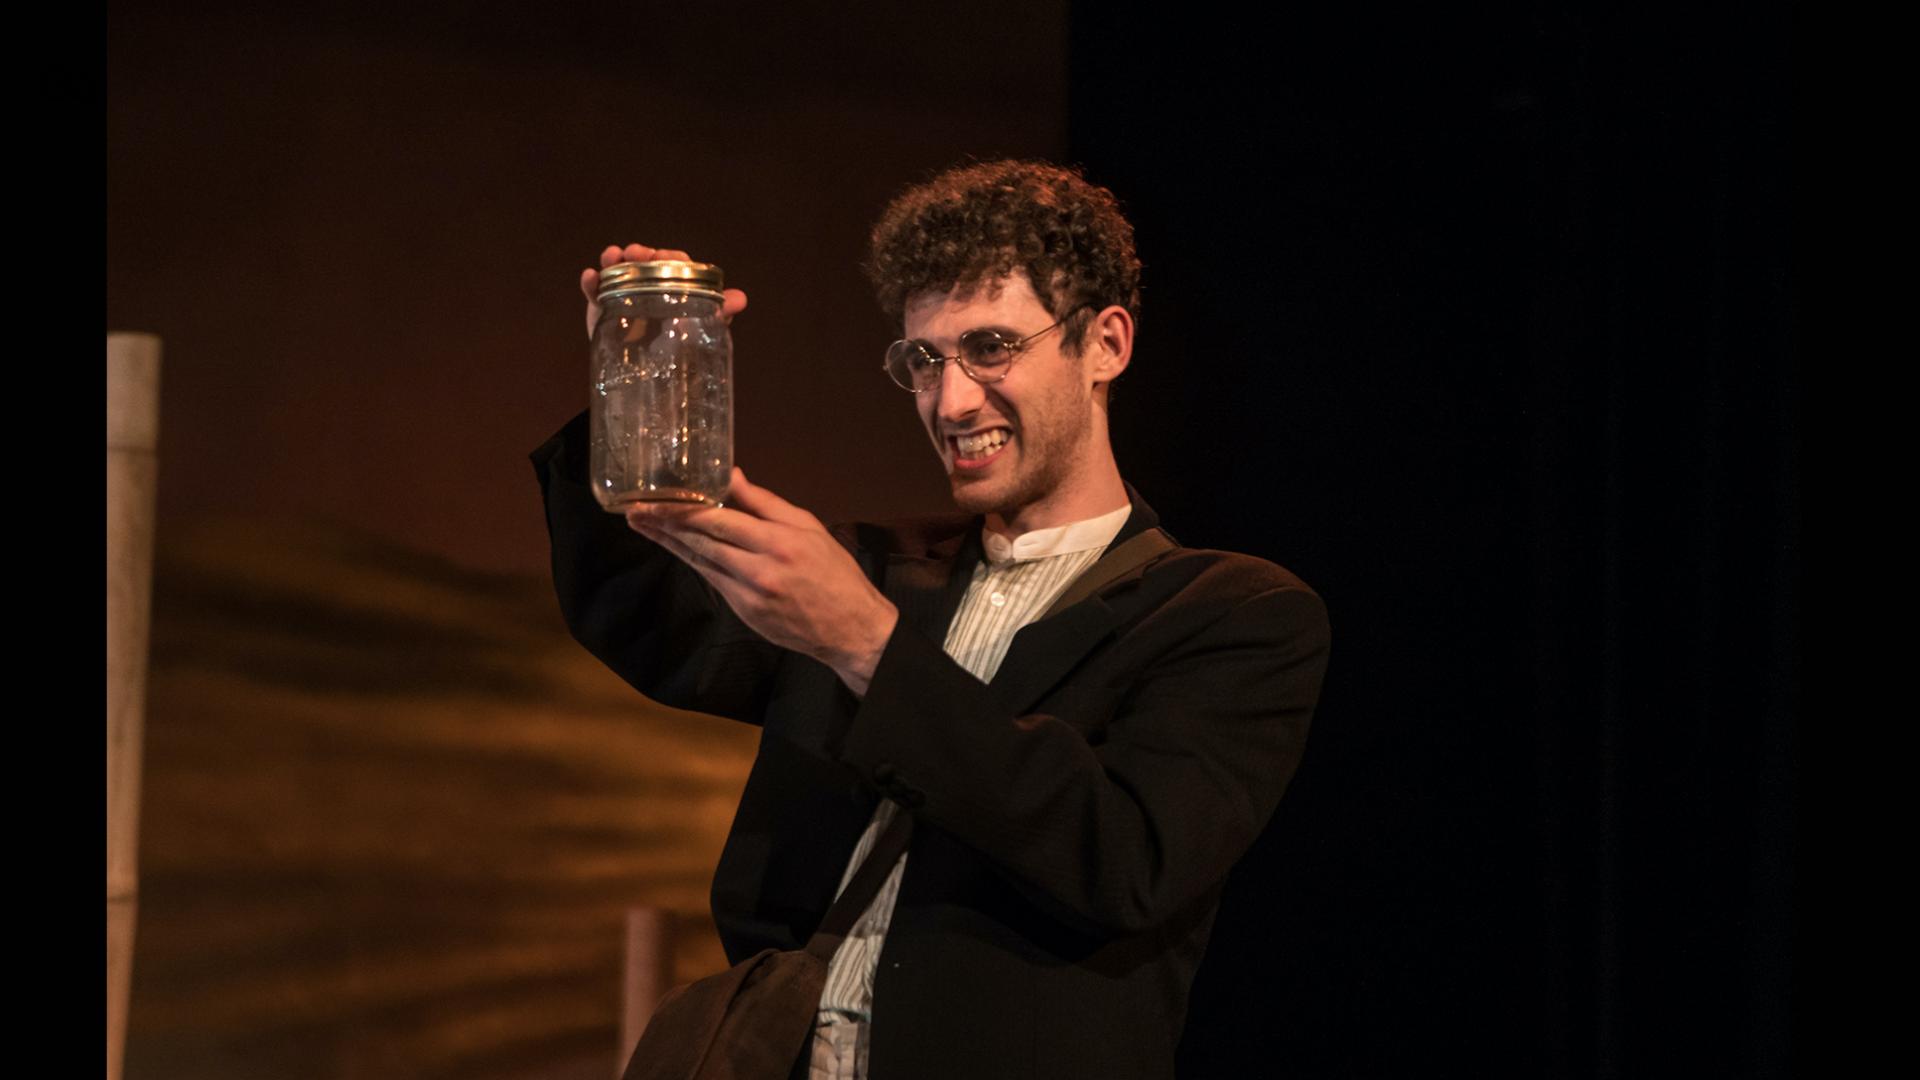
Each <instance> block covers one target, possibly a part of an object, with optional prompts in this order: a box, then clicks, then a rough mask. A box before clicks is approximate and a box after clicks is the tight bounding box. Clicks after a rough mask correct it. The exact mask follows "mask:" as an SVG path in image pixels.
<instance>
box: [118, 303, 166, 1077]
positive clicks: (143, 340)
mask: <svg viewBox="0 0 1920 1080" xmlns="http://www.w3.org/2000/svg"><path fill="white" fill-rule="evenodd" d="M159 434H160V339H159V338H157V337H154V336H153V335H151V334H108V335H107V1080H119V1078H120V1067H121V1061H122V1058H123V1056H124V1055H125V1052H126V1042H127V998H128V994H129V992H130V991H131V990H132V987H133V927H134V913H135V900H136V897H137V896H138V893H139V890H138V887H137V886H138V881H139V859H138V853H139V840H140V747H141V741H142V740H141V733H142V729H143V728H144V726H145V714H146V699H147V628H148V625H149V622H150V616H151V610H152V605H153V515H154V480H155V476H156V472H157V468H158V460H159V459H158V457H157V455H156V452H155V451H156V448H157V446H158V443H159Z"/></svg>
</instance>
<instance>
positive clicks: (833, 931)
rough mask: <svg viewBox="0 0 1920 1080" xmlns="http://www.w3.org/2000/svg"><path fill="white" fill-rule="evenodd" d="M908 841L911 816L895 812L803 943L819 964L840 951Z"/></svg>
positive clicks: (910, 834)
mask: <svg viewBox="0 0 1920 1080" xmlns="http://www.w3.org/2000/svg"><path fill="white" fill-rule="evenodd" d="M912 837H913V815H912V814H910V813H908V812H907V811H906V810H905V808H901V809H898V810H895V811H894V815H893V820H892V821H889V822H887V827H886V828H884V829H881V830H880V836H879V837H878V838H877V839H876V840H874V842H873V850H871V851H869V852H867V858H866V861H865V862H862V863H861V864H860V869H858V870H856V871H854V873H853V880H851V881H849V882H847V887H846V888H844V889H841V890H840V896H839V897H838V898H837V899H835V900H834V902H833V906H832V907H830V908H828V909H827V914H826V917H825V918H823V919H821V920H820V929H818V930H815V931H814V932H813V936H812V937H811V938H808V939H807V951H808V952H810V953H812V954H813V955H815V956H817V957H819V958H820V961H821V963H826V962H828V961H829V960H831V959H832V958H833V954H834V951H835V950H837V949H839V948H840V942H841V941H842V940H844V939H845V938H846V936H847V932H848V931H850V930H852V929H853V924H854V923H855V922H856V921H857V920H858V919H859V918H860V916H861V914H862V913H863V912H865V911H866V910H867V905H868V904H871V903H873V898H874V897H876V896H878V895H880V886H882V885H884V884H886V882H887V875H889V874H891V873H893V866H894V864H895V863H897V862H899V861H900V856H901V855H903V854H905V853H906V850H907V841H908V840H910V839H912Z"/></svg>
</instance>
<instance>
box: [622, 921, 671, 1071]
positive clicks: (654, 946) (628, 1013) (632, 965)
mask: <svg viewBox="0 0 1920 1080" xmlns="http://www.w3.org/2000/svg"><path fill="white" fill-rule="evenodd" d="M672 947H673V931H672V928H671V927H670V925H669V924H668V922H667V913H666V912H664V911H662V910H660V909H659V908H652V907H635V908H628V909H627V971H626V980H625V986H624V987H623V988H622V991H621V995H620V1060H619V1061H618V1062H617V1063H615V1065H614V1067H613V1068H614V1073H613V1075H614V1076H615V1077H616V1078H617V1077H619V1076H620V1075H621V1073H623V1072H625V1071H626V1068H627V1059H628V1058H631V1057H632V1056H633V1048H634V1047H635V1046H638V1045H639V1044H640V1033H641V1032H643V1031H645V1030H647V1021H648V1020H651V1019H653V1010H654V1007H655V1006H656V1005H659V1004H660V999H661V998H663V997H665V996H666V994H667V980H668V979H669V978H671V977H672V974H673V952H672Z"/></svg>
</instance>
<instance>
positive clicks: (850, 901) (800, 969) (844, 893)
mask: <svg viewBox="0 0 1920 1080" xmlns="http://www.w3.org/2000/svg"><path fill="white" fill-rule="evenodd" d="M912 833H913V815H912V814H908V813H899V814H896V815H895V816H894V818H893V820H892V822H890V823H889V824H888V825H887V827H886V828H885V829H884V830H882V831H881V833H880V837H879V839H877V840H876V841H874V845H873V850H872V851H871V852H869V853H868V854H867V858H866V861H865V862H863V863H861V864H860V869H859V870H858V871H857V872H855V874H854V875H853V880H851V881H849V882H847V887H846V888H845V889H842V890H841V891H840V896H839V898H838V899H836V900H835V901H834V902H833V906H832V907H831V908H828V909H827V915H826V918H824V919H822V920H821V921H820V929H819V930H818V931H816V932H815V933H814V935H813V937H812V938H810V939H809V940H808V941H807V947H806V948H804V949H763V950H761V951H760V952H759V953H756V954H755V955H753V956H751V957H748V958H747V959H745V960H742V961H741V962H740V963H738V964H735V965H734V966H732V967H731V968H728V969H727V970H725V971H723V972H721V973H720V974H718V975H709V976H707V977H706V978H704V979H701V980H700V981H698V982H695V983H690V984H688V985H686V986H682V987H679V988H677V989H675V990H673V991H672V992H671V993H669V994H667V996H666V997H664V998H662V999H661V1001H660V1005H659V1007H658V1008H656V1009H655V1010H654V1013H653V1019H652V1020H650V1021H648V1023H647V1030H646V1031H645V1032H644V1033H642V1034H641V1036H640V1044H639V1045H638V1046H636V1047H634V1050H633V1058H632V1059H631V1060H630V1061H628V1062H627V1071H626V1072H625V1073H624V1074H623V1080H788V1077H789V1076H790V1075H792V1073H793V1071H794V1067H795V1066H796V1065H797V1064H798V1063H799V1060H800V1054H801V1052H802V1051H803V1050H804V1049H805V1048H806V1045H807V1037H808V1036H809V1035H811V1034H812V1033H813V1020H814V1015H815V1014H816V1013H817V1012H819V1009H820V994H821V992H822V991H823V990H825V989H826V985H827V962H828V961H829V960H831V959H833V954H834V952H835V951H836V950H837V949H839V948H840V942H841V941H843V940H845V939H846V936H847V931H849V930H851V929H853V924H854V922H855V920H857V919H859V917H860V915H861V913H862V912H864V911H866V909H867V905H868V904H871V903H872V902H873V898H874V897H875V896H877V895H879V893H880V886H881V885H883V884H885V883H886V880H887V875H888V874H890V873H892V872H893V866H894V864H895V863H897V862H899V861H900V855H901V853H902V852H904V851H906V850H907V841H908V839H909V838H910V837H911V835H912Z"/></svg>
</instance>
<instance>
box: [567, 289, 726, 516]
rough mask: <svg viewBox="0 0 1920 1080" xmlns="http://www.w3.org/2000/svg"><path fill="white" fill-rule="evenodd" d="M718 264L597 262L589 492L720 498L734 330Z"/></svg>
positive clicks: (620, 505)
mask: <svg viewBox="0 0 1920 1080" xmlns="http://www.w3.org/2000/svg"><path fill="white" fill-rule="evenodd" d="M720 287H721V272H720V268H719V267H717V266H712V265H709V264H707V263H695V262H679V261H677V260H659V261H655V262H643V263H619V264H616V265H614V266H609V267H607V268H606V269H604V270H602V271H600V290H599V303H600V321H599V322H598V323H597V324H595V326H594V328H593V358H592V373H591V377H592V407H591V413H592V416H591V421H592V430H593V462H592V470H593V494H594V497H595V498H597V499H599V500H600V505H601V506H603V507H606V508H607V509H608V510H612V511H616V512H618V511H621V510H623V509H624V508H626V507H628V506H631V505H633V504H634V503H640V502H701V503H709V504H712V505H716V506H717V505H719V504H720V501H721V499H723V498H724V497H725V496H726V493H727V485H728V483H729V481H730V480H731V479H732V476H733V337H732V335H731V334H729V333H728V331H727V324H726V321H725V320H724V319H722V318H721V317H720V304H721V300H722V298H721V295H720Z"/></svg>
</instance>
